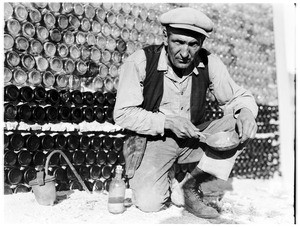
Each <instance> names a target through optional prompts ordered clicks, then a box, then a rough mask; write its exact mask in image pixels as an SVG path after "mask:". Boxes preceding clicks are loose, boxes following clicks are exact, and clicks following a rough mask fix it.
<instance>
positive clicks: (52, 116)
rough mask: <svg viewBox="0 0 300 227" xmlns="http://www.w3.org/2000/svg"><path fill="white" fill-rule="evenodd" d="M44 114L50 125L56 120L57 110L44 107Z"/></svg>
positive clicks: (51, 107) (52, 107)
mask: <svg viewBox="0 0 300 227" xmlns="http://www.w3.org/2000/svg"><path fill="white" fill-rule="evenodd" d="M45 112H46V120H47V122H50V123H53V122H56V120H57V118H58V109H57V108H56V107H54V106H46V107H45Z"/></svg>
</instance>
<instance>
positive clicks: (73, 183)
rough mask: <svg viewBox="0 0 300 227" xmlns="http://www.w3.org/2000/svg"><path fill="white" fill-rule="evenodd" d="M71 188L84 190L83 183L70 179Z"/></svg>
mask: <svg viewBox="0 0 300 227" xmlns="http://www.w3.org/2000/svg"><path fill="white" fill-rule="evenodd" d="M70 190H79V191H82V190H83V188H82V185H81V184H80V183H79V181H78V180H71V181H70Z"/></svg>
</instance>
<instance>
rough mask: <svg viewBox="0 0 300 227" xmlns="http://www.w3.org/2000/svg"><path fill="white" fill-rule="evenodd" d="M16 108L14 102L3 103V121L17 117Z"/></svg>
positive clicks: (13, 119)
mask: <svg viewBox="0 0 300 227" xmlns="http://www.w3.org/2000/svg"><path fill="white" fill-rule="evenodd" d="M17 113H18V109H17V107H16V106H15V105H14V104H11V103H5V104H4V121H15V120H16V118H17Z"/></svg>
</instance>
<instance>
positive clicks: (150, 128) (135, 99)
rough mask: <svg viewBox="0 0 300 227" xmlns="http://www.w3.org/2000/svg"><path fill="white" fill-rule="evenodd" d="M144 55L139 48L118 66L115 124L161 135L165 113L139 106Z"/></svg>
mask: <svg viewBox="0 0 300 227" xmlns="http://www.w3.org/2000/svg"><path fill="white" fill-rule="evenodd" d="M145 67H146V56H145V54H144V51H143V50H139V51H137V52H135V53H133V54H132V55H131V56H129V57H128V58H127V59H126V61H125V62H124V64H123V65H122V66H121V68H120V74H119V85H118V91H117V97H116V104H115V107H114V121H115V123H116V124H117V125H119V126H121V127H123V128H126V129H129V130H132V131H135V132H137V133H140V134H145V135H163V134H164V123H165V115H164V114H163V113H161V112H156V113H153V112H151V111H147V110H145V109H143V108H141V105H142V103H143V81H144V79H145V74H146V72H145Z"/></svg>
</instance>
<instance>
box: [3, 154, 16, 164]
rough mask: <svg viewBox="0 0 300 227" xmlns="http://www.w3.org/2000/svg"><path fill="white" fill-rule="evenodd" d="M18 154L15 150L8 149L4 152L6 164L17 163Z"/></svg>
mask: <svg viewBox="0 0 300 227" xmlns="http://www.w3.org/2000/svg"><path fill="white" fill-rule="evenodd" d="M17 159H18V157H17V154H16V153H15V152H13V151H6V152H5V154H4V166H5V167H7V166H15V164H16V163H17Z"/></svg>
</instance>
